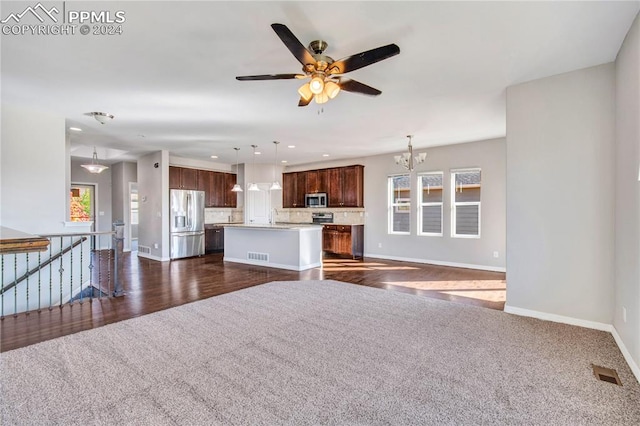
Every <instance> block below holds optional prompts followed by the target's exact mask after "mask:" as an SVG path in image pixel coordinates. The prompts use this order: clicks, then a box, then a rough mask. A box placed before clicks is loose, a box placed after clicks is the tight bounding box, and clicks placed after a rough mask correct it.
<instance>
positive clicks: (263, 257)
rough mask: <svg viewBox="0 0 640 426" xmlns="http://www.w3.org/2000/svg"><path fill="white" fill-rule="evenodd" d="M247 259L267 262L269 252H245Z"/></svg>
mask: <svg viewBox="0 0 640 426" xmlns="http://www.w3.org/2000/svg"><path fill="white" fill-rule="evenodd" d="M247 260H255V261H258V262H268V261H269V253H256V252H254V251H248V252H247Z"/></svg>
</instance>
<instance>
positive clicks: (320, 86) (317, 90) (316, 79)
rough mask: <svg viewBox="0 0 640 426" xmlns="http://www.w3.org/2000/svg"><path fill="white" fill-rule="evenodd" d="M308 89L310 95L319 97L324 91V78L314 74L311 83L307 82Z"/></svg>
mask: <svg viewBox="0 0 640 426" xmlns="http://www.w3.org/2000/svg"><path fill="white" fill-rule="evenodd" d="M309 89H310V90H311V93H313V94H314V95H319V94H321V93H322V91H323V90H324V78H323V77H322V75H320V74H316V75H314V76H313V78H312V79H311V81H310V82H309Z"/></svg>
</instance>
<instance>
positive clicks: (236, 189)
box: [231, 148, 242, 192]
mask: <svg viewBox="0 0 640 426" xmlns="http://www.w3.org/2000/svg"><path fill="white" fill-rule="evenodd" d="M233 149H235V150H236V183H235V184H234V185H233V188H231V191H233V192H242V187H241V186H240V185H238V181H237V176H238V170H239V167H238V151H240V148H233Z"/></svg>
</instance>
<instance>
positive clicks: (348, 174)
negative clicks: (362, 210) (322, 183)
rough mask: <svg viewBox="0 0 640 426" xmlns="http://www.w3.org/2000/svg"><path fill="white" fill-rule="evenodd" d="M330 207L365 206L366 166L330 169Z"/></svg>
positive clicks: (328, 192)
mask: <svg viewBox="0 0 640 426" xmlns="http://www.w3.org/2000/svg"><path fill="white" fill-rule="evenodd" d="M328 181H329V190H328V191H327V194H328V198H329V200H328V206H329V207H364V166H360V165H357V166H348V167H336V168H333V169H328Z"/></svg>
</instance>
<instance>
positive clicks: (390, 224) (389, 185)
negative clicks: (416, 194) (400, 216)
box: [387, 174, 411, 235]
mask: <svg viewBox="0 0 640 426" xmlns="http://www.w3.org/2000/svg"><path fill="white" fill-rule="evenodd" d="M398 176H409V179H411V175H407V174H400V175H389V176H387V234H389V235H411V226H409V231H408V232H404V231H394V230H393V213H394V212H395V211H396V208H397V207H400V206H401V207H408V210H407V213H409V214H411V198H409V202H408V203H394V202H393V201H392V200H393V199H394V198H393V178H394V177H398ZM409 191H411V187H410V188H409ZM403 199H404V198H403Z"/></svg>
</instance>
